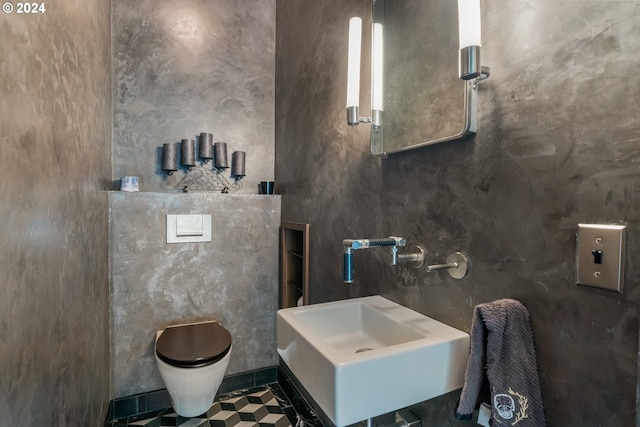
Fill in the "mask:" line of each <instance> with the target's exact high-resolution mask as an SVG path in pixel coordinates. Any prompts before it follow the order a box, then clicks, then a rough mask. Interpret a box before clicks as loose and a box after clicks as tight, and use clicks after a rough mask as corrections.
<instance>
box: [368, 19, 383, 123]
mask: <svg viewBox="0 0 640 427" xmlns="http://www.w3.org/2000/svg"><path fill="white" fill-rule="evenodd" d="M372 39H373V43H372V44H371V46H372V47H371V110H373V111H382V110H383V108H382V107H383V105H382V99H383V98H382V70H383V67H382V64H383V60H382V59H383V38H382V24H380V23H378V22H374V23H373V30H372ZM372 114H373V115H374V117H375V113H372Z"/></svg>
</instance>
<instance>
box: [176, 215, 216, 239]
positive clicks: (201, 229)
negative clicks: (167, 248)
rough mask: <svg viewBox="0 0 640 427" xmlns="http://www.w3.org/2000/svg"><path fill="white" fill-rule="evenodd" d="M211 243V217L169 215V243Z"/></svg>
mask: <svg viewBox="0 0 640 427" xmlns="http://www.w3.org/2000/svg"><path fill="white" fill-rule="evenodd" d="M210 241H211V215H200V214H196V215H193V214H191V215H167V243H192V242H193V243H198V242H210Z"/></svg>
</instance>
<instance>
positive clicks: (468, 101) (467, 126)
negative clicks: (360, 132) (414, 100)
mask: <svg viewBox="0 0 640 427" xmlns="http://www.w3.org/2000/svg"><path fill="white" fill-rule="evenodd" d="M381 1H382V2H384V0H373V2H372V8H373V22H374V23H378V22H382V23H383V24H384V12H383V11H380V10H376V3H378V2H381ZM387 1H388V0H387ZM418 1H420V0H418ZM457 25H458V23H457V20H456V22H455V27H454V30H455V34H456V35H457V33H458V27H457ZM372 46H373V40H372ZM372 49H373V48H372ZM372 56H373V52H372ZM371 74H372V76H371V80H372V81H373V79H374V70H373V69H372V70H371ZM460 84H461V85H463V86H464V89H463V91H462V92H463V95H462V99H461V101H462V102H463V103H464V105H463V114H464V116H463V120H462V123H461V126H460V130H459V131H458V132H456V133H455V134H452V135H446V136H443V137H439V138H436V139H431V140H426V141H418V142H415V143H406V144H404V145H402V146H400V147H393V148H389V147H387V149H385V144H384V111H376V112H375V113H376V120H374V121H373V123H372V125H371V135H370V143H371V154H373V155H374V156H380V157H386V156H387V155H389V154H393V153H398V152H402V151H407V150H412V149H415V148H420V147H424V146H427V145H433V144H438V143H440V142H446V141H453V140H457V139H461V138H463V137H465V136H467V135H471V134H475V133H476V130H477V115H478V113H477V112H478V84H477V82H476V81H473V80H470V81H463V80H460ZM371 96H373V94H372V95H371ZM372 113H373V112H372Z"/></svg>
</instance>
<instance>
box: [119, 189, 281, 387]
mask: <svg viewBox="0 0 640 427" xmlns="http://www.w3.org/2000/svg"><path fill="white" fill-rule="evenodd" d="M110 206H111V265H112V287H111V289H112V291H111V292H112V295H111V302H112V330H113V336H112V365H113V366H112V371H113V389H114V396H115V397H123V396H129V395H131V394H136V393H141V392H145V391H150V390H156V389H160V388H164V384H163V382H162V379H161V378H160V374H159V373H158V371H157V368H156V362H155V358H154V355H153V342H154V338H155V332H156V330H158V329H162V328H164V327H165V326H167V325H172V324H179V323H188V322H191V321H202V320H218V321H219V322H220V323H222V324H223V325H224V326H225V328H227V330H229V332H230V333H231V337H232V339H233V353H232V356H231V361H230V363H229V368H228V370H227V374H233V373H238V372H244V371H249V370H252V369H257V368H263V367H268V366H273V365H275V364H276V363H277V357H276V352H275V324H274V320H275V312H276V310H277V309H278V229H279V227H280V196H262V195H231V194H204V193H200V194H195V193H194V194H162V193H123V192H112V193H110ZM188 213H196V214H211V215H212V234H213V236H212V242H208V243H184V244H183V243H176V244H167V243H165V241H166V237H165V231H166V228H165V227H166V219H165V216H166V214H188Z"/></svg>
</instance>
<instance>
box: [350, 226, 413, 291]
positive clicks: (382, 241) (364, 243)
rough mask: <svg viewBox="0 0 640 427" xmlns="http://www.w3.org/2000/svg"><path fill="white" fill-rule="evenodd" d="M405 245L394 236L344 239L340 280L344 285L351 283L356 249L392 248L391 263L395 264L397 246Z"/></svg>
mask: <svg viewBox="0 0 640 427" xmlns="http://www.w3.org/2000/svg"><path fill="white" fill-rule="evenodd" d="M406 244H407V241H406V240H405V239H403V238H402V237H394V236H390V237H388V238H376V239H344V240H343V241H342V246H343V248H344V255H343V259H344V265H343V267H344V270H343V275H342V280H343V281H344V283H353V251H355V250H358V249H367V248H375V247H378V246H392V247H393V250H392V251H393V259H392V263H395V262H397V253H398V246H405V245H406ZM394 265H395V264H394Z"/></svg>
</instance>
